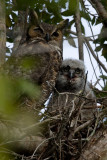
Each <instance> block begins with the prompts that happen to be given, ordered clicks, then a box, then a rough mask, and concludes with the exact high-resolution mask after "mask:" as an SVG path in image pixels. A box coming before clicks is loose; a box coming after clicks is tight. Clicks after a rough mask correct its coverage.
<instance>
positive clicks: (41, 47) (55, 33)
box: [7, 12, 68, 106]
mask: <svg viewBox="0 0 107 160" xmlns="http://www.w3.org/2000/svg"><path fill="white" fill-rule="evenodd" d="M32 14H33V24H32V25H31V26H30V27H29V29H28V32H27V35H26V41H24V42H23V43H20V45H19V46H18V48H17V50H15V53H14V54H13V55H12V57H11V58H10V59H9V60H8V62H7V63H9V65H10V66H11V67H9V74H11V76H14V77H21V78H24V79H26V80H29V81H31V82H33V83H34V84H38V85H39V86H40V88H41V92H42V93H41V96H40V98H39V100H38V102H37V101H36V102H35V103H36V104H35V106H41V105H43V104H44V102H45V101H46V100H47V98H48V96H49V94H50V92H51V88H52V86H54V85H55V80H56V76H57V72H58V70H59V66H60V64H61V61H62V46H63V29H64V27H65V26H66V25H67V23H68V20H63V21H61V22H60V23H59V24H58V25H53V24H47V23H44V22H40V21H39V19H38V16H37V14H36V12H32ZM11 59H12V65H11Z"/></svg>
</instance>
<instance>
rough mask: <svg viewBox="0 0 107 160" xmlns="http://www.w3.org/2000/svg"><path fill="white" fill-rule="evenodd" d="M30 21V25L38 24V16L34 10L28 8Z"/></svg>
mask: <svg viewBox="0 0 107 160" xmlns="http://www.w3.org/2000/svg"><path fill="white" fill-rule="evenodd" d="M30 22H31V24H32V25H36V26H39V24H40V23H39V18H38V15H37V13H36V12H35V11H34V10H32V9H31V10H30Z"/></svg>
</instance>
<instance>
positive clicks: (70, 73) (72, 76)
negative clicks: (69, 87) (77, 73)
mask: <svg viewBox="0 0 107 160" xmlns="http://www.w3.org/2000/svg"><path fill="white" fill-rule="evenodd" d="M69 78H70V79H72V78H74V71H70V72H69Z"/></svg>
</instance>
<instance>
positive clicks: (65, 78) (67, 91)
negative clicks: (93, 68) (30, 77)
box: [48, 59, 95, 117]
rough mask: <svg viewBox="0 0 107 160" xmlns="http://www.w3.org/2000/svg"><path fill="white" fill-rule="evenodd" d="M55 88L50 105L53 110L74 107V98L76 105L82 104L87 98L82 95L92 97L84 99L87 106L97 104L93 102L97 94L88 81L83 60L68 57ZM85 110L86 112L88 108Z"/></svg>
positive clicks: (63, 63)
mask: <svg viewBox="0 0 107 160" xmlns="http://www.w3.org/2000/svg"><path fill="white" fill-rule="evenodd" d="M55 88H56V89H55V91H54V92H53V94H52V97H51V98H50V101H49V105H48V106H49V109H50V110H51V111H55V110H61V109H64V108H68V107H72V104H73V100H75V102H74V103H75V105H81V103H82V102H83V101H84V100H86V99H84V98H82V96H84V97H87V98H89V99H90V100H87V101H84V102H85V106H86V105H88V106H93V105H94V104H95V103H93V102H92V101H93V99H95V95H94V93H93V91H92V89H91V88H90V85H89V82H87V79H86V71H85V65H84V63H83V61H81V60H75V59H66V60H64V61H63V62H62V65H61V67H60V70H59V73H58V76H57V79H56V84H55ZM67 95H68V96H67ZM80 101H81V102H80ZM91 102H92V103H91ZM83 111H85V113H86V110H82V112H83ZM89 111H90V110H88V112H89ZM91 112H92V109H91ZM57 113H58V112H57ZM82 117H83V115H82Z"/></svg>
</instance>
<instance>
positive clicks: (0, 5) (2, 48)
mask: <svg viewBox="0 0 107 160" xmlns="http://www.w3.org/2000/svg"><path fill="white" fill-rule="evenodd" d="M5 53H6V24H5V1H4V0H0V65H1V64H3V63H4V61H5Z"/></svg>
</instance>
